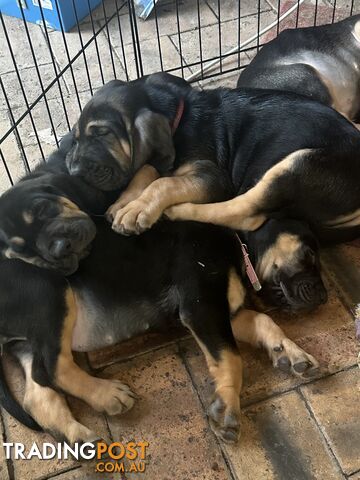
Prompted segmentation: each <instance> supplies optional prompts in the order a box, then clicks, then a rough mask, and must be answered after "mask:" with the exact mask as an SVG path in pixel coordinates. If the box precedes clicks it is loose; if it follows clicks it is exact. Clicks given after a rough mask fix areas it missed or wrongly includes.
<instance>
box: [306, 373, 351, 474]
mask: <svg viewBox="0 0 360 480" xmlns="http://www.w3.org/2000/svg"><path fill="white" fill-rule="evenodd" d="M302 392H303V393H304V395H305V398H306V399H307V401H308V403H309V406H310V408H311V410H312V412H313V414H314V417H315V419H316V421H317V422H318V424H319V425H320V427H321V429H322V430H323V432H324V435H325V437H326V438H327V441H328V442H329V444H330V446H331V448H332V450H333V452H334V454H335V456H336V457H337V459H338V461H339V463H340V465H341V467H342V469H343V471H344V473H346V474H348V475H349V474H351V473H353V472H357V471H358V470H359V469H360V455H359V452H360V417H359V392H360V373H359V369H358V368H354V369H352V370H349V371H347V372H341V373H338V374H337V375H334V376H332V377H329V378H326V379H323V380H320V381H318V382H316V383H313V384H311V385H306V386H304V387H302Z"/></svg>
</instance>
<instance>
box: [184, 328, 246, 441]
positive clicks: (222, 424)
mask: <svg viewBox="0 0 360 480" xmlns="http://www.w3.org/2000/svg"><path fill="white" fill-rule="evenodd" d="M188 328H189V327H188ZM190 330H191V329H190ZM191 333H192V334H193V336H194V338H195V340H196V341H197V343H198V344H199V346H200V348H201V350H202V351H203V353H204V355H205V359H206V363H207V366H208V369H209V372H210V375H211V377H212V378H213V379H214V382H215V393H214V398H213V400H212V401H211V403H210V406H209V408H208V415H209V419H210V425H211V428H212V429H213V430H214V432H215V433H216V435H219V436H220V437H221V438H222V440H224V441H225V442H228V443H234V442H236V441H237V440H238V438H239V435H240V393H241V387H242V368H243V367H242V360H241V357H240V353H239V352H237V351H232V350H230V349H226V348H224V349H223V350H222V351H221V352H220V354H219V357H220V358H219V360H216V359H215V358H214V357H213V356H212V355H211V353H210V352H209V350H208V348H207V346H206V345H205V344H204V343H203V342H202V341H201V340H200V339H199V338H198V336H197V335H196V334H195V333H194V331H193V330H191Z"/></svg>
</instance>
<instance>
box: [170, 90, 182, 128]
mask: <svg viewBox="0 0 360 480" xmlns="http://www.w3.org/2000/svg"><path fill="white" fill-rule="evenodd" d="M184 107H185V103H184V99H183V98H181V99H180V101H179V105H178V107H177V109H176V114H175V118H174V120H173V122H172V124H171V133H172V134H173V135H174V133H175V132H176V129H177V128H178V126H179V123H180V122H181V117H182V116H183V113H184Z"/></svg>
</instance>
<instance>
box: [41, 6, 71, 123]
mask: <svg viewBox="0 0 360 480" xmlns="http://www.w3.org/2000/svg"><path fill="white" fill-rule="evenodd" d="M39 7H40V15H41V19H42V22H43V25H42V26H43V31H44V32H45V37H46V41H47V43H48V48H49V52H50V56H51V62H52V65H53V69H54V74H55V77H57V76H58V67H57V65H56V60H55V57H54V52H53V50H52V47H51V43H50V37H49V33H48V31H47V26H46V21H45V17H44V10H43V7H42V3H41V2H39ZM57 84H58V88H59V93H60V98H61V103H62V106H63V110H64V114H65V120H66V124H67V126H68V129H69V130H71V126H70V121H69V116H68V113H67V110H66V106H65V100H64V95H63V92H62V88H61V84H60V77H58V78H57Z"/></svg>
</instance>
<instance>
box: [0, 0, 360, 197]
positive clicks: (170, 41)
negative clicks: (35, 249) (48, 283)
mask: <svg viewBox="0 0 360 480" xmlns="http://www.w3.org/2000/svg"><path fill="white" fill-rule="evenodd" d="M84 1H86V2H87V7H88V8H87V13H88V16H87V17H86V18H85V19H83V20H82V21H81V22H80V18H79V11H78V10H79V0H68V2H67V3H68V8H71V9H72V13H73V14H74V18H75V19H76V20H77V24H76V26H75V27H73V28H72V30H71V31H70V32H65V27H64V25H63V22H62V17H61V15H60V5H59V0H51V2H50V3H51V4H52V6H53V9H54V10H55V11H56V12H57V13H58V14H59V20H60V28H59V30H58V31H56V30H53V29H52V28H51V27H50V26H49V25H48V22H47V20H46V11H45V7H44V6H43V2H42V1H40V2H38V6H39V14H40V18H39V22H38V23H37V24H34V23H28V22H26V21H25V12H26V10H25V9H26V1H24V0H23V1H20V2H18V4H19V6H20V13H21V15H20V16H21V18H20V19H19V18H14V17H9V16H6V15H5V14H4V13H3V12H2V11H1V0H0V191H3V190H4V189H6V188H8V187H9V186H10V185H11V184H12V183H13V182H15V181H16V180H17V179H18V178H20V177H21V176H22V175H24V174H25V173H26V172H27V171H29V170H31V169H32V168H33V167H34V166H35V165H36V164H37V163H38V162H39V161H40V160H43V161H45V160H46V156H47V155H48V154H49V153H50V152H51V151H52V150H53V149H54V148H55V147H56V146H57V145H58V142H59V139H60V138H61V136H62V135H64V134H65V133H66V132H67V131H68V130H69V129H71V127H72V125H73V124H74V123H75V121H76V119H77V118H78V116H79V113H80V111H81V109H82V108H83V106H84V105H85V103H86V102H87V101H88V99H89V98H90V97H91V95H93V93H94V92H95V91H96V90H97V89H98V88H99V87H101V85H103V84H104V83H105V82H107V81H109V80H111V79H113V78H120V79H123V80H129V79H134V78H137V77H140V76H142V75H146V74H149V73H152V72H156V71H160V70H163V71H167V72H170V73H173V74H175V75H179V76H182V77H184V78H186V79H188V80H190V81H192V82H197V85H198V86H199V87H200V88H202V87H203V86H204V85H208V86H209V84H210V86H215V85H220V84H224V85H231V86H235V83H236V75H237V72H238V71H239V69H241V68H244V67H245V66H246V65H247V64H248V63H249V61H250V60H251V59H252V58H253V56H254V55H255V54H256V52H257V51H258V50H259V48H261V46H262V44H263V43H265V42H267V41H269V40H270V39H272V38H274V37H275V36H276V35H277V34H278V33H279V32H280V31H281V30H283V29H284V28H295V27H296V26H311V25H320V24H324V23H331V22H334V21H339V20H341V19H343V18H346V17H348V16H349V15H352V14H355V13H360V0H172V1H171V0H158V1H157V2H155V1H154V0H153V1H154V4H153V5H152V13H151V14H150V16H149V17H148V18H147V20H146V21H143V20H140V19H139V18H138V17H137V16H136V8H135V7H136V5H135V4H134V0H104V1H103V2H101V4H100V5H99V6H98V7H97V8H96V9H95V10H91V8H90V7H91V4H90V0H82V3H83V2H84ZM231 72H232V75H233V76H232V77H230V78H229V75H230V74H231Z"/></svg>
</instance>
